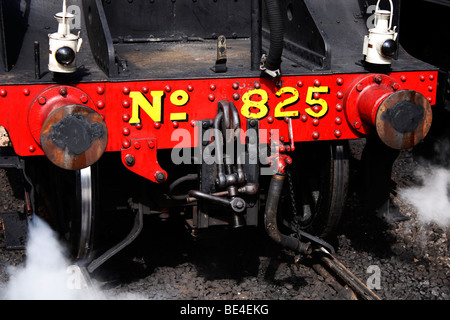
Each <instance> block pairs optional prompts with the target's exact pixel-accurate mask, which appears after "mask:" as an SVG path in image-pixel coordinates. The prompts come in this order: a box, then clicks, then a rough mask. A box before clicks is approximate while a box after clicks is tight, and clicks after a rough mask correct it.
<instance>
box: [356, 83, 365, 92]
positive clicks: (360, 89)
mask: <svg viewBox="0 0 450 320" xmlns="http://www.w3.org/2000/svg"><path fill="white" fill-rule="evenodd" d="M363 89H364V85H363V84H362V83H358V84H357V85H356V91H358V92H361V91H362V90H363Z"/></svg>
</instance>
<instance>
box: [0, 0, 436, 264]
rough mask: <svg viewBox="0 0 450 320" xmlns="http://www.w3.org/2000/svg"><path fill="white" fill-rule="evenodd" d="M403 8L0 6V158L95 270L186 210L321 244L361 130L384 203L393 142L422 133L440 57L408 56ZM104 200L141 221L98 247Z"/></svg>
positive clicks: (340, 4)
mask: <svg viewBox="0 0 450 320" xmlns="http://www.w3.org/2000/svg"><path fill="white" fill-rule="evenodd" d="M400 9H401V3H400V0H386V1H380V0H379V1H369V0H367V1H361V0H359V1H358V0H351V1H349V0H333V1H330V0H314V1H311V0H297V1H294V0H264V1H262V0H234V1H225V0H202V1H197V0H172V1H158V0H83V1H80V0H67V1H66V0H64V1H62V0H46V1H41V0H37V1H30V0H0V27H1V33H0V40H1V41H0V46H1V50H0V58H1V63H0V125H1V126H3V128H4V130H5V131H6V132H7V137H8V141H7V142H6V143H5V144H4V146H3V147H1V148H0V152H1V156H2V157H1V159H2V160H1V162H0V165H1V166H2V167H10V168H11V167H14V168H17V169H19V170H20V171H21V172H22V174H23V177H24V190H25V196H24V199H25V206H24V207H25V209H24V214H25V215H26V216H27V217H28V218H26V219H29V217H32V216H33V215H35V214H38V215H39V214H44V213H41V212H44V211H43V210H42V209H41V208H43V207H45V208H46V210H45V215H46V218H48V220H49V221H51V223H52V225H53V227H54V228H55V229H56V230H58V231H59V232H60V234H61V235H62V236H64V237H65V238H66V239H67V241H68V243H70V244H71V248H72V253H73V256H74V258H76V259H81V260H85V261H88V267H87V268H88V271H90V272H92V271H94V270H95V269H96V268H98V267H99V266H100V265H102V264H103V263H104V262H105V261H107V260H108V259H109V258H110V257H112V256H113V255H114V254H116V253H117V252H119V251H120V250H121V249H122V248H124V247H125V246H127V245H128V244H129V243H130V242H132V241H133V240H134V239H135V238H136V237H137V235H138V234H139V232H140V231H141V230H142V227H143V216H144V215H147V214H148V215H158V216H160V217H162V218H167V217H170V216H181V217H182V218H183V219H184V220H185V222H186V225H187V226H188V227H189V229H190V230H191V231H192V232H193V233H196V234H200V233H201V232H202V231H205V230H207V229H215V228H250V227H255V226H264V227H265V229H266V231H267V233H268V235H269V236H270V237H271V238H272V239H273V240H274V241H275V242H277V243H279V244H280V245H281V246H282V247H284V248H288V249H290V250H293V251H295V252H299V253H308V252H310V251H311V248H312V247H313V246H314V245H315V244H319V245H321V246H328V247H330V246H329V245H328V243H327V242H326V241H325V240H324V239H326V237H327V236H330V235H332V234H333V232H335V231H336V228H337V226H338V224H339V221H340V218H341V215H342V211H343V206H344V201H345V198H346V193H347V189H348V180H349V170H350V167H349V157H348V151H349V150H348V149H349V146H348V142H349V140H352V139H361V138H366V139H367V144H366V150H365V159H366V161H365V165H364V166H363V169H364V173H363V175H361V179H362V180H363V185H364V186H366V188H365V195H366V196H365V197H366V198H365V201H366V203H367V205H368V206H369V207H371V208H372V209H373V210H377V208H379V207H380V206H382V205H383V204H384V203H385V202H386V200H387V198H386V192H389V191H386V190H387V188H386V185H387V184H388V182H389V177H390V170H391V165H392V162H393V160H394V159H395V157H396V156H397V154H398V152H399V150H401V149H409V148H412V147H414V146H415V145H417V144H418V143H419V142H420V141H422V140H423V139H424V137H425V136H426V135H427V133H428V132H429V130H430V127H431V122H432V108H431V106H432V105H434V104H436V101H437V94H436V91H437V83H438V67H436V66H433V65H430V64H428V63H426V62H424V61H421V60H418V59H416V58H414V57H412V56H411V55H409V54H408V53H407V52H406V51H405V50H404V49H403V46H402V45H401V44H400V41H399V39H400V37H401V34H402V33H401V26H400ZM386 181H387V182H386ZM111 210H128V211H129V212H131V213H134V214H135V220H134V224H133V226H132V227H131V231H130V232H129V233H128V234H127V235H126V236H125V237H124V239H123V240H122V241H120V242H119V243H117V244H116V245H115V246H113V247H112V248H110V249H108V250H106V251H104V252H103V253H101V254H100V255H98V254H94V252H97V251H95V250H94V249H95V245H96V241H98V234H96V230H97V227H98V225H99V223H100V222H101V221H102V220H101V219H100V218H99V217H101V215H102V213H103V214H104V213H105V212H108V211H111ZM14 215H16V216H19V213H14ZM19 220H20V219H19ZM5 221H6V220H5ZM4 225H5V227H6V228H8V224H7V223H6V222H5V223H4ZM330 250H332V248H330Z"/></svg>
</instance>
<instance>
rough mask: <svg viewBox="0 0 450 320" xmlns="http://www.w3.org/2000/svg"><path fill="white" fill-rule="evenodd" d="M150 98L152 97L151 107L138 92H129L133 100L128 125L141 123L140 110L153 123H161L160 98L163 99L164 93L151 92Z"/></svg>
mask: <svg viewBox="0 0 450 320" xmlns="http://www.w3.org/2000/svg"><path fill="white" fill-rule="evenodd" d="M150 94H151V96H152V97H153V105H152V104H151V103H150V101H148V100H147V98H146V97H145V96H144V95H143V94H142V93H141V92H139V91H132V92H130V98H131V99H133V104H132V115H131V119H130V121H129V123H130V124H139V123H141V118H140V116H139V111H140V109H142V110H144V112H145V113H146V114H147V115H148V116H149V117H150V118H151V119H152V120H153V121H155V122H161V120H162V114H161V109H162V98H163V97H164V91H152V92H151V93H150Z"/></svg>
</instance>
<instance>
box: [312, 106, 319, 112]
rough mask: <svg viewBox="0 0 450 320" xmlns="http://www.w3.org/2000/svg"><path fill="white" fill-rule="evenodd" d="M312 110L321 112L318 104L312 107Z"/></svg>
mask: <svg viewBox="0 0 450 320" xmlns="http://www.w3.org/2000/svg"><path fill="white" fill-rule="evenodd" d="M312 110H313V111H314V112H315V113H319V112H320V107H319V106H317V105H316V106H314V107H312Z"/></svg>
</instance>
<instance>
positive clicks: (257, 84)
mask: <svg viewBox="0 0 450 320" xmlns="http://www.w3.org/2000/svg"><path fill="white" fill-rule="evenodd" d="M259 88H261V83H259V81H256V82H255V89H259Z"/></svg>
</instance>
